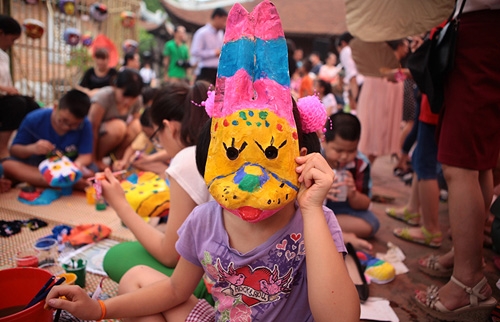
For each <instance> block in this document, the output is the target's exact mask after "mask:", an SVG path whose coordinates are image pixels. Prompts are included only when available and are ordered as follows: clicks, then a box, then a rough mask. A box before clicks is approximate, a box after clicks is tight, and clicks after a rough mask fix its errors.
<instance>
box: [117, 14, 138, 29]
mask: <svg viewBox="0 0 500 322" xmlns="http://www.w3.org/2000/svg"><path fill="white" fill-rule="evenodd" d="M120 18H121V20H122V26H123V27H125V28H132V27H133V26H134V25H135V13H133V12H132V11H123V12H122V13H121V14H120Z"/></svg>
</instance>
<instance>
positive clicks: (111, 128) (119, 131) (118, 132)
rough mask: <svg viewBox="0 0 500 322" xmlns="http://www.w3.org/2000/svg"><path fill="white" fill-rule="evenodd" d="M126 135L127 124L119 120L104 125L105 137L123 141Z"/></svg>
mask: <svg viewBox="0 0 500 322" xmlns="http://www.w3.org/2000/svg"><path fill="white" fill-rule="evenodd" d="M126 134H127V124H126V123H125V122H124V121H122V120H119V119H115V120H111V121H108V122H107V124H106V135H109V136H111V137H114V138H116V139H117V141H121V140H123V138H124V137H125V135H126Z"/></svg>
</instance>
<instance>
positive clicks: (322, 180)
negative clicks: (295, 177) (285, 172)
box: [295, 153, 334, 208]
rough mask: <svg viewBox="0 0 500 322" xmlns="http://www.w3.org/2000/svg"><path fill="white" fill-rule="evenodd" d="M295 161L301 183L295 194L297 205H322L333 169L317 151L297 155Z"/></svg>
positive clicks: (305, 206)
mask: <svg viewBox="0 0 500 322" xmlns="http://www.w3.org/2000/svg"><path fill="white" fill-rule="evenodd" d="M295 161H296V162H297V163H298V164H299V166H298V167H297V168H296V171H297V173H298V174H299V183H301V185H300V189H299V193H298V195H297V201H298V203H299V206H300V207H301V208H308V207H322V206H323V200H324V199H325V197H326V194H327V193H328V190H329V189H330V188H331V186H332V183H333V178H334V173H333V170H332V169H331V168H330V166H329V165H328V163H327V162H326V160H325V159H324V158H323V156H321V154H319V153H312V154H308V155H306V156H303V157H297V158H296V159H295Z"/></svg>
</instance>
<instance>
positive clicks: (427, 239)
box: [393, 226, 443, 248]
mask: <svg viewBox="0 0 500 322" xmlns="http://www.w3.org/2000/svg"><path fill="white" fill-rule="evenodd" d="M420 230H421V231H422V234H423V235H424V237H423V238H419V237H415V236H412V235H411V234H410V229H409V228H406V227H405V228H396V229H394V232H393V233H394V235H395V236H396V237H399V238H401V239H404V240H406V241H409V242H412V243H416V244H420V245H424V246H429V247H433V248H439V247H441V241H442V239H443V238H442V234H441V232H439V233H435V234H431V233H430V232H429V231H428V230H427V229H426V228H425V227H424V226H422V227H420Z"/></svg>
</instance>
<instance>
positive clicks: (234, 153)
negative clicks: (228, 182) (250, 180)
mask: <svg viewBox="0 0 500 322" xmlns="http://www.w3.org/2000/svg"><path fill="white" fill-rule="evenodd" d="M239 154H240V153H239V152H238V150H237V149H236V148H234V147H232V146H230V147H229V148H227V149H226V156H227V158H228V159H229V160H236V158H237V157H238V155H239Z"/></svg>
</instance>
